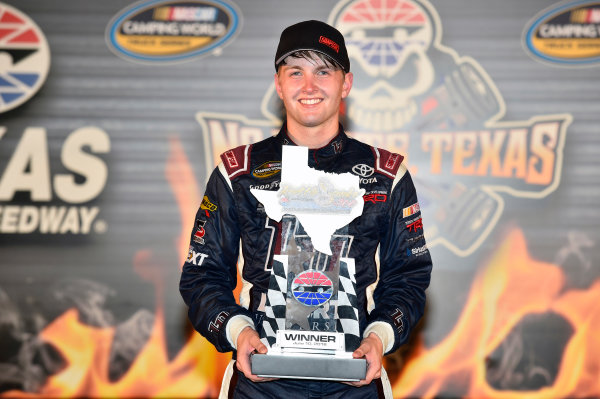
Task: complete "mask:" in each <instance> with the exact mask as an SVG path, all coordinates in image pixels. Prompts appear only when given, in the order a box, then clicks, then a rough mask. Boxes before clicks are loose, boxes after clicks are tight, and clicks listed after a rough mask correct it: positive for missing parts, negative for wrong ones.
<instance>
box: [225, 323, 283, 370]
mask: <svg viewBox="0 0 600 399" xmlns="http://www.w3.org/2000/svg"><path fill="white" fill-rule="evenodd" d="M253 352H258V353H263V354H264V353H267V347H266V346H265V344H263V343H262V341H261V340H260V337H259V336H258V333H257V332H256V331H254V330H253V329H252V328H251V327H246V328H244V329H243V330H242V332H241V333H240V335H238V339H237V360H236V362H235V364H236V366H237V368H238V370H240V371H241V372H242V373H244V375H245V376H246V378H248V379H249V380H251V381H254V382H264V381H272V380H274V379H275V378H263V377H259V376H257V375H255V374H252V367H251V365H250V354H252V353H253Z"/></svg>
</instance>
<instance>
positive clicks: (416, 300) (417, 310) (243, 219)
mask: <svg viewBox="0 0 600 399" xmlns="http://www.w3.org/2000/svg"><path fill="white" fill-rule="evenodd" d="M283 145H294V143H293V142H292V141H291V139H290V138H289V137H288V135H287V134H286V129H285V125H284V126H283V127H282V129H281V130H280V132H279V133H278V134H277V135H276V136H273V137H270V138H267V139H265V140H263V141H261V142H258V143H255V144H249V145H245V146H240V147H237V148H234V149H232V150H229V151H227V152H225V153H223V154H222V155H221V160H222V162H221V163H220V164H219V166H218V167H217V168H216V169H215V170H214V171H213V172H212V174H211V176H210V178H209V181H208V184H207V187H206V191H205V196H204V198H203V200H202V204H201V205H200V208H199V209H198V212H197V214H196V223H195V227H194V229H193V231H192V234H191V240H190V247H189V253H188V257H187V260H186V262H185V264H184V266H183V270H182V275H181V281H180V292H181V295H182V297H183V299H184V301H185V303H186V304H187V305H188V307H189V311H188V316H189V319H190V321H191V323H192V324H193V326H194V328H195V329H196V330H197V331H199V332H200V333H201V334H202V335H203V336H204V337H206V338H207V339H208V340H209V341H210V342H211V343H212V344H213V345H214V346H215V347H216V348H217V350H219V351H221V352H226V351H232V350H234V351H235V345H236V338H237V334H232V332H231V331H230V328H229V327H230V326H229V324H233V323H230V322H231V321H232V320H237V321H239V320H241V319H243V320H245V321H244V322H245V323H248V324H250V325H251V326H252V327H253V328H255V329H256V330H257V331H260V330H261V323H263V321H264V317H265V313H264V311H265V301H266V299H265V298H266V293H267V291H268V288H269V278H270V273H271V267H272V264H273V256H274V255H277V254H278V253H279V250H280V247H281V235H282V232H281V223H278V222H275V221H274V220H272V219H269V218H268V217H267V215H266V213H265V210H264V207H263V205H262V204H261V203H260V202H259V201H258V200H257V199H256V198H255V197H254V196H253V195H252V194H251V193H250V189H252V188H255V189H261V190H273V191H276V190H278V189H279V185H280V179H281V173H280V172H281V157H282V146H283ZM402 160H403V157H402V156H401V155H398V154H393V153H390V152H388V151H385V150H383V149H378V148H375V147H372V146H369V145H367V144H364V143H361V142H359V141H357V140H355V139H352V138H350V137H348V136H347V135H346V134H345V133H344V130H343V127H342V126H341V125H340V129H339V132H338V134H337V136H336V137H335V138H334V139H333V140H331V141H330V142H329V144H328V145H326V146H324V147H322V148H319V149H311V150H309V157H308V160H307V161H308V165H309V166H310V167H311V168H314V169H317V170H321V171H326V172H330V173H352V174H355V175H358V176H359V178H360V188H362V189H365V194H364V196H363V200H364V208H363V212H362V215H361V216H359V217H357V218H356V219H354V220H353V221H352V222H351V223H350V224H349V225H348V226H346V228H344V231H343V232H342V234H344V235H346V236H349V237H350V238H351V239H350V240H348V241H347V242H348V243H349V247H348V256H349V257H350V258H353V259H354V262H355V270H356V275H355V281H356V296H357V303H358V322H359V329H360V333H361V336H366V335H368V333H370V332H375V333H376V334H377V335H378V336H379V337H380V338H381V339H382V342H383V348H384V352H385V353H391V352H393V351H395V350H396V349H397V348H398V347H399V346H400V345H402V344H403V343H405V342H406V341H407V339H408V337H409V333H410V331H411V330H412V329H413V327H414V326H415V325H416V323H417V322H418V320H419V319H420V318H421V316H422V315H423V311H424V307H425V289H426V288H427V287H428V285H429V281H430V274H431V268H432V261H431V257H430V254H429V251H428V250H427V246H426V244H425V238H424V234H423V224H422V219H421V212H420V209H419V204H418V200H417V194H416V191H415V188H414V185H413V182H412V179H411V177H410V174H409V172H408V171H407V169H406V167H405V166H404V164H402ZM240 241H241V245H240ZM240 250H241V256H240ZM238 258H239V259H238ZM236 265H237V267H238V268H239V271H240V273H241V277H242V281H243V287H242V290H241V295H240V300H239V303H240V304H238V303H236V300H235V298H234V295H233V292H232V291H233V290H234V288H235V287H236V281H237V270H236ZM238 333H239V331H238ZM354 349H356V348H347V349H346V350H354ZM234 358H235V352H234ZM241 378H243V375H242V376H241ZM280 381H283V383H284V384H285V380H280ZM279 383H281V382H279ZM263 384H270V383H260V386H261V387H264V386H265V385H263ZM327 384H338V385H341V384H339V383H333V382H327ZM345 387H347V388H348V389H357V388H354V387H350V386H347V385H345ZM286 395H287V396H289V391H288V392H287V393H286ZM362 397H364V396H362Z"/></svg>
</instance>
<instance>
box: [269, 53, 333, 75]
mask: <svg viewBox="0 0 600 399" xmlns="http://www.w3.org/2000/svg"><path fill="white" fill-rule="evenodd" d="M288 57H293V58H304V59H305V60H308V61H317V60H321V61H323V63H324V64H325V65H327V67H328V68H331V69H333V70H334V71H337V70H341V71H342V72H343V73H344V74H345V72H344V68H342V66H341V65H340V64H338V63H337V62H335V60H334V59H333V58H331V57H330V56H328V55H327V54H323V53H320V52H318V51H313V50H298V51H296V52H294V53H292V54H290V55H288ZM286 59H287V57H286V58H284V59H283V60H282V61H281V62H280V63H279V65H277V72H279V67H280V66H282V65H286V63H285V60H286Z"/></svg>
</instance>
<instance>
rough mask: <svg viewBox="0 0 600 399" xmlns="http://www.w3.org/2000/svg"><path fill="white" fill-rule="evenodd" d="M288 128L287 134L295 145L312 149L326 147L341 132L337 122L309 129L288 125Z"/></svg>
mask: <svg viewBox="0 0 600 399" xmlns="http://www.w3.org/2000/svg"><path fill="white" fill-rule="evenodd" d="M286 127H287V134H288V136H289V137H290V139H292V141H293V142H294V144H296V145H300V146H303V147H308V148H310V149H317V148H322V147H325V146H326V145H327V144H329V142H330V141H331V140H333V138H334V137H335V136H337V134H338V131H339V124H338V122H337V121H336V123H335V124H331V125H330V126H315V127H307V126H300V125H298V124H294V123H292V124H289V123H288V124H287V126H286Z"/></svg>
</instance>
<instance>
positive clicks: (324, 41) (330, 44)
mask: <svg viewBox="0 0 600 399" xmlns="http://www.w3.org/2000/svg"><path fill="white" fill-rule="evenodd" d="M319 43H322V44H324V45H326V46H327V47H329V48H332V49H333V50H334V51H335V52H336V53H339V52H340V45H339V44H337V43H336V42H334V41H333V40H331V39H329V38H327V37H325V36H319Z"/></svg>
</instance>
